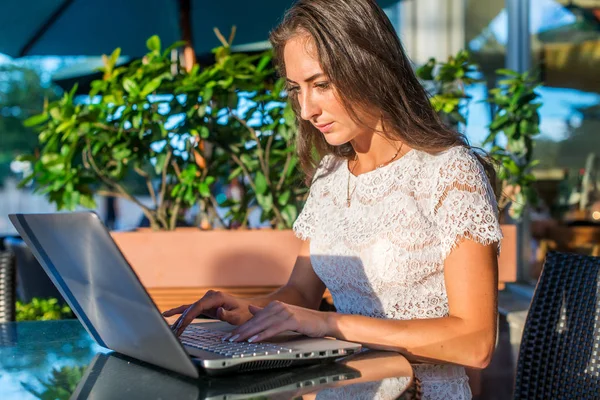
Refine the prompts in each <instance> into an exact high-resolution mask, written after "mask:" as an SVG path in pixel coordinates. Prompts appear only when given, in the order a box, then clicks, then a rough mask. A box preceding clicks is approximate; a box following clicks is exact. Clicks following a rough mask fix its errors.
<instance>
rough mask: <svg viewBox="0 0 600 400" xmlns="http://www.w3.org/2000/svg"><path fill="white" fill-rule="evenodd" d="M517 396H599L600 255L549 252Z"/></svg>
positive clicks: (530, 318)
mask: <svg viewBox="0 0 600 400" xmlns="http://www.w3.org/2000/svg"><path fill="white" fill-rule="evenodd" d="M514 398H515V399H528V400H530V399H544V400H545V399H599V398H600V257H591V256H585V255H579V254H568V253H557V252H550V253H548V255H547V257H546V261H545V263H544V269H543V271H542V274H541V276H540V280H539V282H538V285H537V288H536V290H535V294H534V296H533V300H532V302H531V307H530V309H529V313H528V315H527V319H526V321H525V327H524V330H523V338H522V340H521V348H520V350H519V360H518V364H517V376H516V382H515V392H514Z"/></svg>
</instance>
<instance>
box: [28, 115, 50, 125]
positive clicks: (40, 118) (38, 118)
mask: <svg viewBox="0 0 600 400" xmlns="http://www.w3.org/2000/svg"><path fill="white" fill-rule="evenodd" d="M46 121H48V114H46V113H43V114H38V115H34V116H33V117H29V118H27V119H26V120H25V121H24V122H23V125H24V126H26V127H28V128H30V127H32V126H36V125H39V124H42V123H44V122H46Z"/></svg>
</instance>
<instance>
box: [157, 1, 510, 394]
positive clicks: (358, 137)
mask: <svg viewBox="0 0 600 400" xmlns="http://www.w3.org/2000/svg"><path fill="white" fill-rule="evenodd" d="M270 40H271V43H272V45H273V48H274V50H275V54H276V60H277V62H278V67H279V71H280V73H281V74H282V76H284V77H285V78H286V79H287V83H288V94H289V98H290V101H291V102H292V105H293V106H294V110H295V112H296V115H297V120H298V152H299V156H300V159H301V162H302V165H303V167H304V169H305V170H306V171H307V176H308V181H309V182H311V186H310V194H309V197H308V200H307V202H306V205H305V207H304V209H303V210H302V212H301V214H300V216H299V217H298V219H297V221H296V222H295V224H294V231H295V232H296V234H297V235H298V236H299V237H300V238H302V239H303V240H304V242H303V245H302V248H301V250H300V254H299V256H298V259H297V261H296V264H295V267H294V270H293V272H292V275H291V277H290V279H289V282H288V283H287V284H286V285H285V286H284V287H282V288H281V289H279V290H278V291H276V292H274V293H272V294H270V295H268V296H266V297H261V298H254V299H239V298H234V297H233V296H230V295H227V294H224V293H219V292H209V293H207V294H206V295H205V296H204V297H203V298H201V299H200V300H198V301H197V302H196V303H194V304H192V305H184V306H181V307H178V308H175V309H173V310H169V311H167V312H165V313H164V315H165V316H172V315H175V314H182V315H181V317H180V318H179V320H178V321H177V322H176V324H174V327H175V330H176V331H177V332H178V333H181V332H182V331H183V329H184V328H185V327H186V326H187V325H188V324H189V323H190V322H191V321H192V319H193V318H195V317H196V316H198V315H199V314H201V313H203V314H208V315H212V316H214V317H216V318H219V319H221V320H224V321H228V322H230V323H232V324H235V325H239V326H238V327H237V329H236V330H234V331H233V332H232V334H231V336H230V338H229V340H231V341H243V340H247V341H262V340H266V339H268V338H269V337H271V336H273V335H276V334H278V333H280V332H282V331H285V330H293V331H297V332H300V333H303V334H306V335H309V336H314V337H318V336H332V337H336V338H340V339H345V340H348V341H353V342H358V343H362V344H364V345H365V346H366V347H369V348H373V349H384V350H393V351H398V352H401V353H403V354H404V355H406V356H407V357H408V358H409V359H410V360H421V361H430V362H434V363H451V364H460V365H465V366H469V367H475V368H483V367H485V366H486V365H487V364H488V363H489V361H490V358H491V355H492V352H493V349H494V344H495V338H496V312H497V311H496V310H497V306H496V300H497V251H498V242H499V241H500V239H501V237H502V235H501V232H500V226H499V224H498V219H497V205H496V200H495V196H494V192H493V190H492V185H491V184H490V180H489V179H488V175H489V176H490V177H492V179H494V178H493V177H494V174H493V169H492V168H490V165H489V163H487V162H486V161H485V159H483V158H481V157H480V156H479V155H478V154H477V153H475V152H474V151H473V150H471V148H470V147H469V145H468V144H467V141H466V139H465V138H464V136H463V135H461V134H459V133H457V132H455V131H453V130H451V129H449V128H447V127H445V126H444V125H443V124H442V123H441V122H440V119H439V118H438V116H437V115H436V113H435V112H434V110H433V109H432V107H431V106H430V104H429V101H428V98H427V96H426V94H425V92H424V90H423V88H422V87H421V85H420V83H419V82H418V80H417V78H416V77H415V74H414V72H413V70H412V68H411V64H410V62H409V60H408V58H407V56H406V55H405V53H404V51H403V49H402V45H401V44H400V41H399V39H398V37H397V35H396V33H395V31H394V28H393V27H392V25H391V23H390V21H389V20H388V18H387V17H386V15H385V14H384V12H383V11H382V10H381V8H379V6H378V5H377V4H376V2H375V0H300V1H298V2H297V3H296V4H295V5H294V6H293V7H292V8H291V9H290V10H289V11H288V13H287V14H286V16H285V18H284V20H283V22H282V23H281V24H280V25H279V26H278V27H277V28H276V29H275V30H274V32H272V34H271V38H270ZM315 150H316V152H315ZM315 153H318V154H319V155H320V157H319V159H315V157H314V154H315ZM325 288H328V289H329V290H330V292H331V294H332V295H333V299H334V303H335V306H336V309H337V312H335V313H334V312H320V311H317V310H318V306H319V304H320V301H321V298H322V296H323V292H324V290H325ZM456 371H458V372H456ZM452 373H453V374H455V375H456V376H457V379H458V380H459V381H460V380H461V379H462V381H461V382H462V383H465V382H466V378H464V369H462V368H460V369H459V370H454V371H453V372H452ZM463 378H464V379H463ZM459 386H460V385H459ZM463 386H466V384H464V385H463ZM459 389H460V390H464V391H468V386H467V387H466V388H465V387H462V388H459ZM447 398H449V397H447ZM461 398H462V397H461Z"/></svg>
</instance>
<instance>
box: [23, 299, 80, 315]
mask: <svg viewBox="0 0 600 400" xmlns="http://www.w3.org/2000/svg"><path fill="white" fill-rule="evenodd" d="M68 318H75V315H73V312H72V311H71V309H70V308H69V306H68V305H66V304H65V305H60V304H59V302H58V300H57V299H55V298H49V299H40V298H37V297H34V298H33V299H32V300H31V302H29V303H23V302H21V301H17V302H16V319H17V321H49V320H57V319H68Z"/></svg>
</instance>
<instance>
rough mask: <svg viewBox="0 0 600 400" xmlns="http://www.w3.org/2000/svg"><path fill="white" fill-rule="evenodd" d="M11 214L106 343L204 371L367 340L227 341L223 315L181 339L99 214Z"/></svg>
mask: <svg viewBox="0 0 600 400" xmlns="http://www.w3.org/2000/svg"><path fill="white" fill-rule="evenodd" d="M9 218H10V220H11V222H12V223H13V225H14V226H15V228H16V229H17V231H18V232H19V234H20V235H21V237H22V238H23V240H25V242H26V243H27V245H28V246H29V247H30V249H31V251H32V252H33V254H34V255H35V257H36V258H37V259H38V261H39V262H40V264H41V265H42V267H43V268H44V270H45V271H46V273H47V274H48V276H49V277H50V279H52V282H53V283H54V284H55V285H56V287H57V288H58V289H59V291H60V292H61V294H62V295H63V297H64V298H65V300H66V301H67V302H68V303H69V306H71V309H72V310H73V312H74V313H75V314H76V315H77V317H78V318H79V321H81V323H82V324H83V325H84V327H85V328H86V329H87V331H88V332H89V334H90V335H91V336H92V337H93V338H94V339H95V340H96V342H98V344H100V345H101V346H103V347H106V348H109V349H111V350H115V351H117V352H119V353H123V354H126V355H128V356H130V357H133V358H137V359H140V360H143V361H146V362H148V363H150V364H154V365H158V366H160V367H163V368H166V369H170V370H172V371H176V372H179V373H181V374H184V375H188V376H191V377H198V375H199V374H198V370H197V367H200V368H202V369H204V370H205V371H206V372H208V373H209V374H219V373H224V372H232V371H250V370H257V369H266V368H280V367H287V366H291V365H296V364H308V363H319V362H326V361H332V360H334V359H336V358H339V357H340V356H344V355H348V354H353V353H355V352H357V351H359V350H360V348H361V346H360V345H358V344H354V343H349V342H344V341H341V340H333V339H325V338H321V339H314V338H308V337H306V336H301V335H298V334H296V333H293V332H289V333H287V334H282V335H280V336H277V337H275V338H273V339H271V340H270V341H269V342H268V343H247V342H242V343H230V342H224V343H223V342H222V341H221V339H220V338H221V337H222V336H223V335H224V334H225V333H226V332H228V331H231V330H233V329H234V326H233V325H229V324H227V323H223V322H207V323H200V324H193V325H190V327H188V328H187V329H186V331H185V332H184V334H183V335H182V338H181V342H180V341H179V340H178V338H177V337H176V336H175V335H174V334H173V333H172V332H171V329H170V327H169V325H168V324H167V322H166V321H165V319H164V318H163V317H162V315H161V314H160V313H159V311H158V309H157V308H156V306H155V304H154V303H153V302H152V300H151V299H150V297H149V296H148V293H147V292H146V290H145V289H144V287H143V286H142V284H141V283H140V281H139V279H138V277H137V275H136V274H135V273H134V271H133V270H132V269H131V267H130V265H129V264H128V263H127V260H125V257H123V254H122V253H121V252H120V250H119V248H118V247H117V245H116V244H115V242H114V241H113V240H112V237H111V236H110V233H109V232H108V231H107V229H106V227H105V226H104V225H103V224H102V222H101V221H100V220H99V219H98V216H97V215H96V214H94V213H88V212H82V213H53V214H12V215H9Z"/></svg>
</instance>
